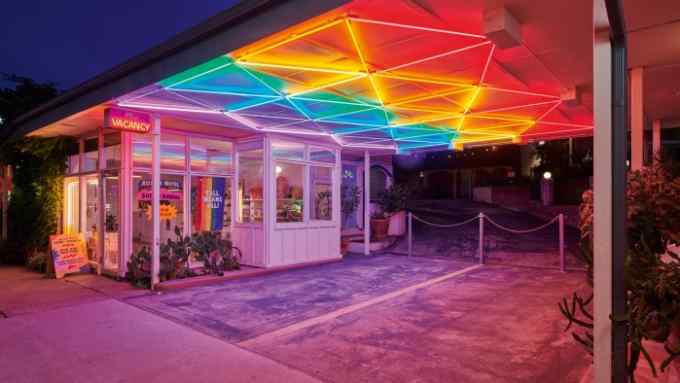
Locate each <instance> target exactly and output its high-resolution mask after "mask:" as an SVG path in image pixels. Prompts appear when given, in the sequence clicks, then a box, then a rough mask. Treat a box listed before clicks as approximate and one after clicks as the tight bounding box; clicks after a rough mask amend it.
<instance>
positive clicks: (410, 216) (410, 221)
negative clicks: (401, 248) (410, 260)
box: [408, 211, 413, 257]
mask: <svg viewBox="0 0 680 383" xmlns="http://www.w3.org/2000/svg"><path fill="white" fill-rule="evenodd" d="M412 254H413V213H411V212H410V211H409V212H408V256H409V257H410V256H411V255H412Z"/></svg>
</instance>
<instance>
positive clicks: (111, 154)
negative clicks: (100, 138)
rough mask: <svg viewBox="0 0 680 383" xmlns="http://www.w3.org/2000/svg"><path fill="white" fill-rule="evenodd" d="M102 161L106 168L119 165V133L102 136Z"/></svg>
mask: <svg viewBox="0 0 680 383" xmlns="http://www.w3.org/2000/svg"><path fill="white" fill-rule="evenodd" d="M104 162H105V168H106V169H116V168H119V167H120V133H113V134H107V135H105V136H104Z"/></svg>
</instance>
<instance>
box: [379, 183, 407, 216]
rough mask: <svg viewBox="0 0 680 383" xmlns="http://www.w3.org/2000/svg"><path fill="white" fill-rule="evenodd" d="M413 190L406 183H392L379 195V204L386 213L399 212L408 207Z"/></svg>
mask: <svg viewBox="0 0 680 383" xmlns="http://www.w3.org/2000/svg"><path fill="white" fill-rule="evenodd" d="M410 196H411V190H410V189H409V187H408V186H407V185H405V184H392V186H390V187H389V188H387V189H386V190H384V191H382V192H380V193H379V195H378V205H379V206H380V209H381V210H382V212H384V213H385V214H388V215H389V214H392V213H397V212H400V211H402V210H405V209H406V203H407V202H408V199H409V197H410Z"/></svg>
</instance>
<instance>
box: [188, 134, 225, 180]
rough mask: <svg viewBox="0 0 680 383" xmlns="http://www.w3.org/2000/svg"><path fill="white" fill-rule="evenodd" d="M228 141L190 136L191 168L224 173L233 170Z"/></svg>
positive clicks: (199, 170) (197, 170)
mask: <svg viewBox="0 0 680 383" xmlns="http://www.w3.org/2000/svg"><path fill="white" fill-rule="evenodd" d="M231 153H232V144H231V143H230V142H224V141H215V140H207V139H202V138H191V170H192V171H195V172H208V173H225V172H231V171H232V170H233V161H232V155H231Z"/></svg>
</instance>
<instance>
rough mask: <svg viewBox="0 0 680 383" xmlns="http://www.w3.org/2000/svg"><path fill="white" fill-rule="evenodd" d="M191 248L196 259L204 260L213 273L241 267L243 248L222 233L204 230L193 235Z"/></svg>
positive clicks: (218, 273) (219, 273)
mask: <svg viewBox="0 0 680 383" xmlns="http://www.w3.org/2000/svg"><path fill="white" fill-rule="evenodd" d="M191 249H192V250H193V251H194V252H195V253H196V259H197V260H199V261H202V262H203V265H204V267H205V269H206V270H207V271H208V272H210V273H213V274H217V275H220V276H221V275H223V274H224V272H225V271H229V270H237V269H240V268H241V265H240V263H239V260H240V258H241V250H240V249H239V248H237V247H235V246H234V245H233V243H232V242H231V241H230V240H228V239H222V237H221V236H220V233H217V232H210V231H204V232H201V233H195V234H194V235H192V236H191Z"/></svg>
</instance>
